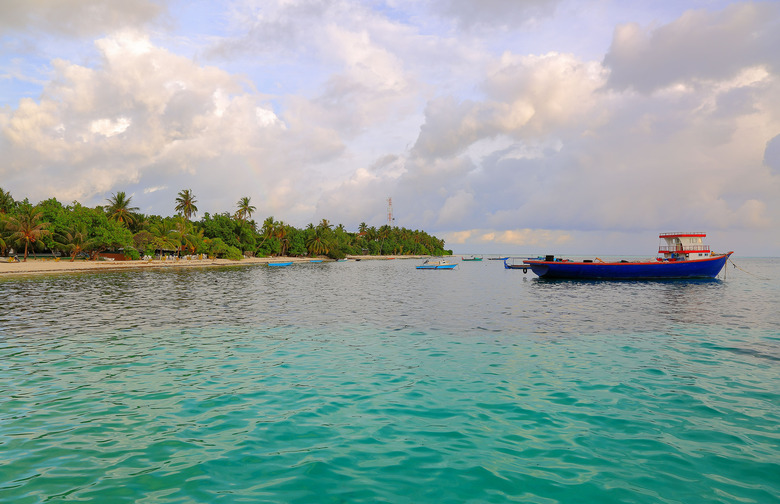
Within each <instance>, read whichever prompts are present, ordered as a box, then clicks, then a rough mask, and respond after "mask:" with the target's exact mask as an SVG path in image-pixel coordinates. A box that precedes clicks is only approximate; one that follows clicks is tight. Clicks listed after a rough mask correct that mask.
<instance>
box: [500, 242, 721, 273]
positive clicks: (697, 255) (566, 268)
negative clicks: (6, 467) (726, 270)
mask: <svg viewBox="0 0 780 504" xmlns="http://www.w3.org/2000/svg"><path fill="white" fill-rule="evenodd" d="M705 236H706V234H705V233H702V232H698V231H697V232H674V233H661V234H660V235H659V238H660V239H661V240H663V243H662V244H661V245H660V246H659V248H658V253H659V254H661V257H657V258H655V259H650V260H639V261H627V260H621V261H604V260H602V259H600V258H598V257H597V258H595V259H585V260H576V261H573V260H569V259H560V258H556V257H555V256H552V255H548V256H545V257H544V259H542V258H539V259H526V260H524V261H523V264H524V265H526V266H527V267H529V268H531V270H532V271H533V272H534V273H535V274H537V275H538V276H539V277H540V278H565V279H582V280H664V279H684V278H714V277H715V276H717V275H718V273H720V270H721V269H723V266H724V265H725V264H726V261H727V260H728V258H729V256H731V254H733V252H726V253H725V254H716V253H714V252H712V251H711V250H710V247H709V246H708V245H704V244H703V243H702V238H704V237H705ZM505 264H506V263H505Z"/></svg>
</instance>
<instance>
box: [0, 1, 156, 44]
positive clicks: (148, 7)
mask: <svg viewBox="0 0 780 504" xmlns="http://www.w3.org/2000/svg"><path fill="white" fill-rule="evenodd" d="M164 5H165V1H162V2H159V1H152V0H122V1H121V2H106V1H104V0H56V1H50V0H24V1H13V0H11V1H4V2H0V34H3V33H7V32H12V33H14V32H16V33H18V32H24V31H26V30H33V31H36V32H37V31H45V32H55V33H59V34H63V35H67V36H84V35H99V34H101V33H106V32H111V31H114V30H116V29H120V28H125V27H129V26H138V25H140V24H144V23H148V22H150V21H153V20H155V19H157V18H158V17H159V16H160V15H161V14H162V13H163V12H164Z"/></svg>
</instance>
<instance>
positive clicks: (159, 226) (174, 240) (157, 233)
mask: <svg viewBox="0 0 780 504" xmlns="http://www.w3.org/2000/svg"><path fill="white" fill-rule="evenodd" d="M149 231H150V233H151V234H152V244H153V245H154V249H155V250H159V251H160V259H162V253H163V251H164V250H176V249H178V248H179V246H180V244H181V237H180V236H179V233H178V231H176V227H175V226H174V224H173V223H172V222H171V220H170V219H163V220H161V221H158V222H155V223H153V224H152V225H151V227H150V228H149Z"/></svg>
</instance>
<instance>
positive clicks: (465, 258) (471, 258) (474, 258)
mask: <svg viewBox="0 0 780 504" xmlns="http://www.w3.org/2000/svg"><path fill="white" fill-rule="evenodd" d="M460 260H461V261H481V260H482V256H476V255H470V256H463V257H461V258H460Z"/></svg>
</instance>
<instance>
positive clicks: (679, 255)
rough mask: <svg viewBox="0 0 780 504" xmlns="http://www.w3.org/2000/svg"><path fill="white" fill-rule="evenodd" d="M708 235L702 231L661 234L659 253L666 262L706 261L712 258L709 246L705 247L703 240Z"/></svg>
mask: <svg viewBox="0 0 780 504" xmlns="http://www.w3.org/2000/svg"><path fill="white" fill-rule="evenodd" d="M706 236H707V235H706V234H705V233H702V232H700V231H694V232H674V233H661V234H660V235H659V236H658V238H659V239H660V240H661V244H660V245H659V246H658V253H659V254H662V255H663V258H664V260H667V261H668V260H675V261H687V260H691V259H704V258H705V257H710V256H711V255H712V254H711V251H710V246H709V245H704V244H703V242H702V240H703V238H704V237H706Z"/></svg>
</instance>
